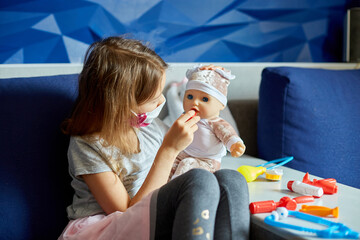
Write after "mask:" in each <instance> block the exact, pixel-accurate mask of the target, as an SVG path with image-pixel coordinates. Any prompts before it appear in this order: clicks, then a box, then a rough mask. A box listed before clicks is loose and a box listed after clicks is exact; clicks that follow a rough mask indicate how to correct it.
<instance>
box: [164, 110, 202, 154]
mask: <svg viewBox="0 0 360 240" xmlns="http://www.w3.org/2000/svg"><path fill="white" fill-rule="evenodd" d="M194 115H195V111H194V110H190V111H189V112H187V113H185V114H183V115H181V116H180V117H179V118H178V119H177V120H176V121H175V122H174V124H173V125H172V126H171V128H170V129H169V131H168V132H167V134H166V135H165V137H164V141H163V145H164V146H166V147H169V148H172V149H173V150H174V151H176V152H177V153H179V152H181V151H182V150H184V149H185V148H186V147H187V146H189V145H190V143H191V142H192V141H193V138H194V132H195V131H196V130H197V129H198V126H197V125H196V123H197V122H198V121H199V120H200V117H199V116H194Z"/></svg>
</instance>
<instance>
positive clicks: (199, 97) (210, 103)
mask: <svg viewBox="0 0 360 240" xmlns="http://www.w3.org/2000/svg"><path fill="white" fill-rule="evenodd" d="M183 106H184V110H185V112H188V111H190V110H195V111H196V113H197V114H196V115H197V116H199V117H200V118H201V119H209V120H210V119H213V118H216V117H218V116H219V114H220V110H223V109H224V105H223V104H222V103H221V102H219V100H217V99H216V98H214V97H213V96H211V95H209V94H207V93H204V92H202V91H199V90H192V89H191V90H187V91H186V92H185V95H184V101H183Z"/></svg>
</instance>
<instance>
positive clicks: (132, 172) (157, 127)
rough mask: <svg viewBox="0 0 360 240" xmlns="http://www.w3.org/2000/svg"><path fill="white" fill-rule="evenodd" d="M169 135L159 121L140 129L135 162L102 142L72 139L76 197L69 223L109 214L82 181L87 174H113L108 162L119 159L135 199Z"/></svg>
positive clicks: (123, 178) (70, 157)
mask: <svg viewBox="0 0 360 240" xmlns="http://www.w3.org/2000/svg"><path fill="white" fill-rule="evenodd" d="M166 131H167V127H166V126H165V125H164V124H163V123H162V122H161V121H160V120H159V119H155V120H154V121H153V122H152V123H151V124H150V125H149V126H147V127H142V128H140V129H139V131H138V132H137V136H138V139H139V142H140V149H141V151H140V153H137V154H133V155H132V156H131V158H126V157H124V156H122V155H121V153H120V152H119V149H117V148H115V147H107V148H104V147H103V146H102V145H101V140H98V141H95V142H88V141H86V140H84V139H83V138H81V137H71V139H70V145H69V149H68V160H69V173H70V176H71V177H72V182H71V186H72V187H73V188H74V190H75V194H74V197H73V203H72V204H71V205H70V206H68V208H67V213H68V217H69V219H77V218H83V217H87V216H92V215H95V214H105V213H104V211H103V210H102V208H101V207H100V205H99V204H98V203H97V201H96V200H95V198H94V196H93V195H92V194H91V192H90V190H89V188H88V186H87V185H86V183H85V182H84V180H83V179H82V178H81V177H79V176H80V175H84V174H94V173H101V172H111V171H112V169H111V168H110V166H109V165H108V164H107V162H106V161H105V158H109V157H112V158H114V159H119V162H120V169H121V172H120V174H119V178H120V180H121V181H122V183H123V184H124V186H125V188H126V190H127V192H128V193H129V195H130V197H131V198H132V197H133V196H134V195H135V194H136V193H137V192H138V190H139V189H140V187H141V185H142V184H143V182H144V180H145V178H146V176H147V174H148V172H149V170H150V168H151V165H152V163H153V161H154V159H155V156H156V154H157V151H158V149H159V147H160V145H161V143H162V141H163V138H164V135H165V132H166Z"/></svg>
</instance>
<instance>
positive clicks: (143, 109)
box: [136, 73, 166, 114]
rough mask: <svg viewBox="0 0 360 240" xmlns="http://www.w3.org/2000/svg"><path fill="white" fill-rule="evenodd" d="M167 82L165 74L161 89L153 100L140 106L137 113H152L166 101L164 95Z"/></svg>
mask: <svg viewBox="0 0 360 240" xmlns="http://www.w3.org/2000/svg"><path fill="white" fill-rule="evenodd" d="M165 81H166V75H165V73H164V74H163V77H162V79H161V83H160V87H159V89H158V90H157V92H156V93H155V95H154V96H153V97H152V98H150V99H149V100H147V101H146V102H145V103H143V104H141V105H139V106H138V108H137V111H136V112H137V113H138V114H141V113H147V112H151V111H153V110H154V109H155V108H157V107H158V106H159V105H161V104H162V103H163V102H164V101H165V97H164V95H163V94H162V92H163V90H164V87H165Z"/></svg>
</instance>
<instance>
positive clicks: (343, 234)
mask: <svg viewBox="0 0 360 240" xmlns="http://www.w3.org/2000/svg"><path fill="white" fill-rule="evenodd" d="M288 216H292V217H295V218H298V219H301V220H305V221H309V222H313V223H317V224H321V225H325V226H328V228H326V229H322V230H320V229H313V228H307V227H301V226H298V225H292V224H290V223H285V222H280V221H279V220H282V219H285V218H287V217H288ZM264 222H265V223H266V224H269V225H271V226H274V227H281V228H289V229H294V230H297V231H303V232H309V233H315V234H316V236H317V237H320V238H346V239H358V238H359V237H360V233H358V232H355V231H353V230H351V229H350V228H349V227H347V226H345V225H344V224H342V223H337V222H333V221H329V220H327V219H324V218H321V217H317V216H312V215H310V214H306V213H302V212H297V211H289V210H287V209H286V208H284V207H279V208H277V209H276V211H273V212H272V214H271V215H269V216H267V217H266V218H265V219H264Z"/></svg>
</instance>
